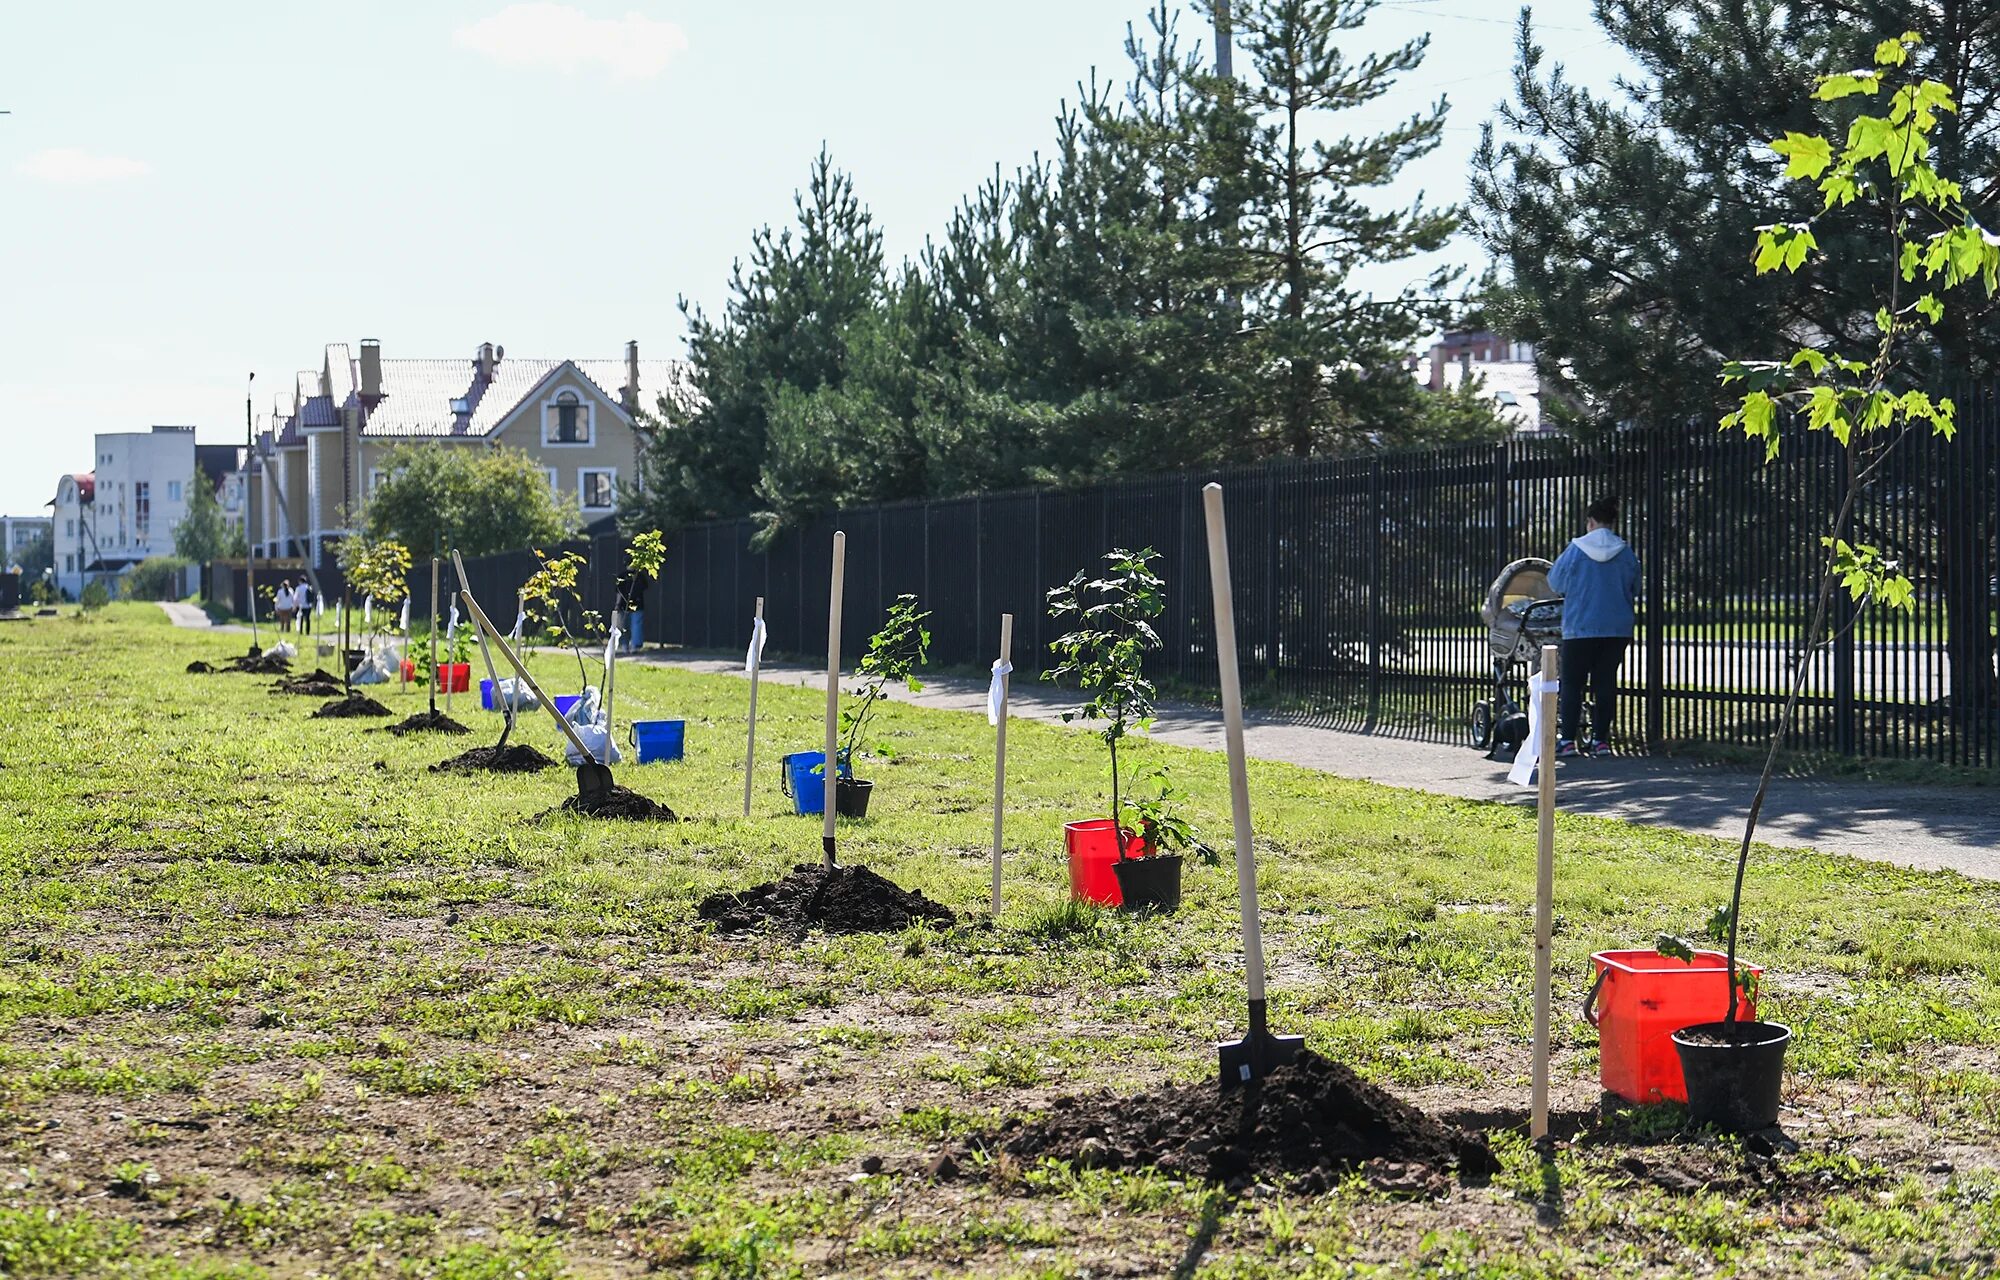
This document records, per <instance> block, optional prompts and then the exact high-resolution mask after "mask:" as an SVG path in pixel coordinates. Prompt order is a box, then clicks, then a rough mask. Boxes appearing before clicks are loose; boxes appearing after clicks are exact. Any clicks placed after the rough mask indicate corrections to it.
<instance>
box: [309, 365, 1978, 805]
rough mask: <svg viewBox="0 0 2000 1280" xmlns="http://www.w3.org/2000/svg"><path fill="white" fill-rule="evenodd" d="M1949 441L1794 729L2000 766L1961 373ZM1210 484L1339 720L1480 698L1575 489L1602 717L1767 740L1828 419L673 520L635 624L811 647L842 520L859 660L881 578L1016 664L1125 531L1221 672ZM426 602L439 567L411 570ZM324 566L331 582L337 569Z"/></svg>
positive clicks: (1695, 734)
mask: <svg viewBox="0 0 2000 1280" xmlns="http://www.w3.org/2000/svg"><path fill="white" fill-rule="evenodd" d="M1959 406H1960V430H1959V432H1958V435H1957V438H1956V439H1955V440H1952V441H1944V440H1937V439H1931V438H1915V437H1913V438H1911V439H1910V440H1908V441H1906V442H1905V443H1904V444H1903V445H1902V446H1901V447H1900V448H1899V450H1898V451H1897V452H1896V453H1895V454H1894V455H1893V457H1892V460H1891V461H1890V462H1889V463H1888V464H1887V465H1886V466H1885V467H1883V468H1882V469H1881V470H1880V472H1879V473H1877V474H1875V475H1874V476H1872V477H1869V478H1868V479H1867V482H1866V483H1865V484H1864V485H1863V487H1862V490H1861V492H1860V494H1859V495H1858V497H1857V504H1856V514H1857V522H1858V523H1857V526H1856V527H1857V529H1858V531H1859V532H1858V535H1857V536H1858V540H1860V541H1864V542H1868V543H1870V544H1872V545H1876V546H1879V547H1881V548H1882V549H1883V550H1884V552H1885V554H1887V555H1890V556H1892V557H1894V558H1896V559H1898V560H1899V561H1900V562H1901V563H1902V565H1903V567H1904V569H1905V571H1906V572H1907V573H1908V574H1909V576H1910V578H1911V580H1912V582H1913V583H1914V586H1915V590H1916V606H1915V608H1914V609H1913V610H1911V611H1910V612H1908V613H1907V614H1905V613H1891V612H1889V611H1887V610H1884V609H1881V608H1875V607H1871V608H1867V609H1864V610H1861V611H1858V612H1857V611H1856V610H1855V609H1854V608H1853V607H1852V606H1851V605H1849V604H1847V603H1846V597H1845V595H1844V593H1841V594H1840V596H1839V599H1838V600H1837V603H1836V608H1835V618H1834V622H1835V625H1834V627H1833V628H1832V630H1833V632H1834V637H1835V638H1834V639H1833V640H1832V642H1831V643H1830V644H1828V645H1826V646H1824V647H1823V648H1821V649H1820V650H1819V651H1817V652H1816V653H1815V655H1814V657H1813V658H1812V659H1811V661H1810V664H1809V673H1808V678H1807V683H1806V686H1805V695H1804V698H1803V702H1802V709H1801V714H1800V716H1799V718H1798V721H1797V724H1796V727H1795V730H1794V733H1793V735H1792V740H1791V745H1792V746H1794V747H1796V748H1801V749H1808V750H1817V751H1826V752H1837V753H1844V754H1855V755H1867V756H1872V757H1881V758H1909V759H1922V760H1932V761H1939V762H1948V763H1953V764H1962V765H1978V766H1989V767H1990V766H1995V765H2000V698H1996V694H1995V690H1996V684H2000V679H1996V670H1995V625H1994V624H1995V613H1994V610H1995V604H1996V600H1995V591H1996V581H1995V572H1996V566H1997V565H2000V560H1996V555H1995V545H1994V536H1995V528H1996V524H2000V476H1996V469H1995V464H1996V459H2000V439H1996V437H2000V412H1996V403H1995V397H1994V395H1993V393H1992V392H1991V391H1990V390H1987V391H1981V392H1978V393H1974V394H1968V395H1962V396H1960V397H1959ZM1210 480H1216V481H1219V482H1220V483H1221V484H1222V486H1223V489H1224V492H1225V495H1226V498H1227V505H1228V517H1229V530H1230V556H1231V575H1232V578H1233V581H1234V584H1235V593H1236V614H1237V634H1238V647H1239V651H1240V653H1241V657H1242V662H1243V665H1244V679H1245V683H1246V686H1247V688H1248V690H1249V692H1250V695H1251V696H1252V697H1253V698H1254V699H1255V700H1256V701H1258V702H1259V703H1261V704H1263V705H1266V706H1269V707H1271V708H1273V709H1275V710H1280V711H1283V712H1286V713H1288V714H1292V715H1296V716H1299V717H1303V718H1307V719H1310V720H1313V721H1315V722H1319V723H1324V724H1328V725H1334V726H1341V727H1348V728H1355V729H1363V730H1367V731H1371V732H1380V733H1392V734H1399V735H1409V736H1421V737H1430V738H1437V739H1444V740H1451V739H1456V738H1460V737H1462V736H1463V735H1464V734H1465V725H1466V721H1467V717H1468V714H1469V712H1470V709H1471V707H1472V704H1473V703H1474V701H1476V700H1478V699H1480V698H1482V697H1486V696H1488V695H1489V692H1490V690H1491V686H1492V680H1493V676H1492V661H1491V657H1490V654H1489V649H1488V640H1487V634H1486V630H1485V626H1484V624H1483V622H1482V621H1481V619H1480V616H1479V608H1480V604H1481V601H1482V600H1483V599H1484V596H1485V593H1486V590H1487V588H1488V586H1489V585H1490V584H1491V582H1492V580H1493V578H1494V576H1495V575H1496V574H1497V573H1498V571H1499V570H1500V569H1501V567H1502V566H1504V565H1506V564H1507V563H1508V562H1510V561H1512V560H1514V559H1517V558H1519V557H1522V556H1530V555H1539V556H1546V557H1549V558H1553V557H1554V556H1555V554H1556V553H1557V552H1559V551H1560V550H1561V549H1562V547H1563V545H1564V544H1565V543H1566V542H1567V541H1568V540H1569V539H1570V538H1571V537H1572V536H1574V535H1575V534H1577V533H1579V532H1581V523H1582V513H1583V508H1584V506H1585V505H1586V504H1587V503H1588V502H1589V501H1590V500H1591V499H1593V498H1595V497H1598V496H1601V495H1607V494H1609V495H1615V496H1616V497H1618V498H1619V499H1620V501H1621V502H1622V504H1623V506H1624V519H1623V521H1622V528H1621V532H1622V533H1624V535H1625V536H1626V537H1627V538H1628V539H1629V540H1630V541H1631V542H1632V544H1633V547H1634V549H1635V550H1636V551H1637V552H1638V554H1639V557H1640V560H1641V563H1642V565H1643V567H1644V583H1643V591H1642V600H1641V609H1640V612H1641V621H1640V627H1639V634H1638V636H1637V637H1636V639H1635V640H1634V643H1633V646H1632V650H1631V652H1630V654H1629V655H1628V657H1627V660H1626V663H1625V666H1624V669H1623V673H1622V675H1623V680H1622V693H1623V696H1624V698H1625V701H1624V703H1623V708H1622V709H1621V712H1620V716H1619V724H1620V733H1619V737H1620V739H1621V740H1622V744H1623V745H1625V746H1626V747H1628V748H1634V749H1637V748H1642V747H1649V746H1650V747H1657V746H1660V745H1662V744H1669V745H1676V744H1682V743H1688V742H1707V743H1721V744H1738V745H1746V746H1747V745H1753V744H1757V743H1760V742H1763V741H1767V740H1768V735H1769V733H1770V731H1771V729H1772V728H1773V727H1774V726H1775V724H1776V721H1777V717H1778V714H1779V710H1780V707H1781V705H1782V703H1783V700H1784V695H1785V689H1786V687H1787V677H1788V673H1789V672H1790V671H1791V670H1792V669H1793V667H1792V659H1793V654H1794V653H1795V652H1796V651H1797V649H1798V647H1799V642H1800V637H1801V635H1802V632H1803V631H1804V629H1805V627H1806V625H1807V623H1808V622H1809V620H1810V617H1811V613H1812V608H1813V604H1814V590H1815V587H1816V585H1817V573H1818V567H1819V565H1820V563H1821V555H1822V552H1821V549H1820V544H1819V539H1820V536H1821V535H1822V533H1823V532H1824V530H1825V527H1826V524H1827V521H1828V518H1829V516H1830V514H1831V511H1832V508H1833V504H1835V503H1836V502H1837V501H1838V500H1839V498H1840V496H1841V495H1842V494H1843V493H1844V491H1845V490H1844V486H1845V485H1846V484H1847V479H1846V476H1845V471H1844V467H1843V465H1842V462H1841V455H1840V454H1839V453H1838V452H1837V451H1836V450H1834V449H1833V448H1832V447H1831V442H1830V441H1827V440H1825V439H1822V438H1819V437H1812V438H1807V439H1804V440H1796V441H1794V442H1793V443H1792V444H1791V445H1789V446H1788V447H1787V449H1786V450H1785V452H1784V453H1783V454H1782V455H1781V456H1780V457H1779V458H1778V459H1777V460H1775V461H1771V462H1767V461H1766V460H1765V458H1764V455H1763V450H1762V448H1761V447H1760V446H1758V445H1756V444H1755V443H1753V442H1749V441H1745V440H1742V439H1740V438H1737V437H1735V436H1730V435H1722V434H1719V433H1715V432H1712V431H1692V430H1691V431H1688V432H1683V433H1673V434H1668V433H1636V432H1634V433H1620V434H1615V435H1612V436H1610V437H1608V438H1607V439H1605V440H1604V441H1603V442H1602V443H1600V444H1595V445H1585V444H1580V443H1577V442H1575V441H1571V440H1569V439H1554V438H1535V439H1521V440H1515V441H1510V442H1508V443H1505V444H1502V445H1498V446H1475V447H1466V448H1457V449H1447V450H1437V451H1427V452H1422V453H1408V454H1395V455H1382V456H1376V457H1368V458H1350V459H1329V460H1323V461H1309V462H1303V463H1286V464H1277V465H1268V466H1258V467H1246V468H1240V469H1232V470H1223V471H1217V472H1213V473H1189V474H1180V475H1165V476H1151V477H1143V478H1136V479H1129V480H1120V481H1116V482H1111V483H1106V484H1102V485H1097V486H1092V487H1089V488H1080V489H1071V490H1062V491H1051V492H1025V493H1007V494H997V495H982V496H976V497H966V498H956V499H949V500H940V501H930V502H910V503H898V504H890V505H884V506H871V507H863V508H857V509H853V510H847V511H841V512H839V513H836V514H834V515H831V516H828V517H825V518H823V519H820V520H817V521H815V522H813V523H812V524H810V525H808V526H806V527H804V528H801V529H798V530H795V531H792V532H788V533H786V534H784V535H783V536H781V537H779V538H778V539H777V540H775V541H774V542H773V543H772V544H771V545H770V546H768V547H766V548H764V549H761V550H759V549H754V548H753V547H752V534H753V532H754V526H753V525H752V523H751V522H749V521H747V520H735V521H720V522H715V523H710V524H702V525H695V526H692V527H689V528H686V529H683V530H681V531H679V532H678V533H675V534H672V535H671V536H670V537H669V539H668V556H667V562H666V568H665V571H664V573H663V575H662V578H661V581H660V582H659V583H658V585H657V586H656V587H655V588H654V590H653V592H652V595H651V599H650V601H649V605H650V607H649V609H648V611H647V616H646V631H647V634H648V637H649V639H651V640H653V641H655V642H663V643H667V644H673V645H680V646H685V647H687V648H692V649H711V650H728V651H740V650H741V649H742V648H743V647H744V645H745V643H746V642H747V640H748V637H749V631H750V618H751V612H752V608H753V605H754V603H755V600H756V598H757V597H760V596H761V597H763V598H764V601H765V606H764V611H765V617H766V620H767V623H768V625H769V627H770V635H771V650H772V652H773V653H774V654H791V655H796V656H800V657H810V658H812V659H813V660H815V661H818V660H821V659H822V658H823V656H824V655H823V648H822V647H823V645H824V637H825V633H826V615H827V590H828V580H829V567H830V556H831V544H832V534H833V531H834V530H835V529H840V530H844V531H845V532H846V534H847V562H846V563H847V572H846V593H845V607H844V610H843V629H842V630H843V635H842V641H841V648H842V652H843V654H845V655H846V658H847V661H848V662H849V663H852V662H853V660H854V658H855V656H856V655H858V654H859V653H860V652H861V650H862V648H863V646H864V645H865V643H866V640H867V637H868V635H869V633H870V632H871V631H873V630H874V628H875V627H876V626H877V625H878V624H879V622H880V620H881V618H882V615H883V611H884V610H885V609H886V608H887V606H888V605H889V603H890V602H891V601H892V600H893V599H894V598H895V597H896V596H897V595H898V594H901V593H904V592H908V593H910V594H912V595H915V596H916V597H917V598H918V599H919V600H920V601H921V602H922V603H923V605H924V607H926V608H928V609H930V610H931V611H932V614H933V617H932V619H931V628H932V633H933V643H932V650H931V658H932V662H933V663H934V664H936V665H940V666H972V667H984V666H986V665H987V664H989V663H990V662H991V661H992V660H993V658H994V657H995V656H996V651H997V646H998V642H999V629H1000V615H1001V614H1002V613H1012V614H1013V615H1014V661H1015V664H1016V666H1017V668H1019V669H1020V670H1022V671H1032V670H1034V669H1036V668H1037V667H1038V665H1040V664H1043V663H1044V662H1045V661H1046V659H1047V654H1048V645H1049V642H1050V641H1052V640H1053V639H1054V638H1055V636H1056V630H1057V629H1056V627H1055V625H1054V624H1053V623H1052V622H1051V620H1050V619H1049V618H1048V616H1047V612H1046V602H1045V595H1046V593H1047V592H1048V590H1049V589H1050V588H1051V587H1054V586H1056V585H1058V584H1060V583H1062V582H1065V581H1067V580H1068V579H1069V578H1070V576H1071V575H1072V574H1074V573H1075V572H1076V571H1077V570H1079V569H1088V568H1094V567H1095V566H1097V565H1098V564H1100V562H1101V560H1100V558H1101V557H1102V556H1103V555H1104V553H1105V552H1106V551H1108V550H1109V549H1111V548H1113V547H1129V548H1134V549H1136V548H1143V547H1150V548H1152V549H1154V550H1155V551H1157V552H1159V553H1160V560H1159V562H1158V567H1159V570H1160V572H1161V574H1162V576H1163V577H1164V578H1165V579H1166V581H1167V584H1168V589H1167V609H1166V613H1165V616H1164V617H1163V618H1162V619H1161V620H1160V627H1159V630H1160V635H1161V638H1162V640H1163V642H1164V648H1163V650H1162V651H1161V653H1160V654H1159V655H1158V659H1157V662H1156V663H1155V669H1156V671H1157V673H1158V674H1159V675H1160V676H1162V677H1164V678H1166V679H1168V680H1170V681H1173V682H1177V683H1179V684H1182V685H1185V686H1191V687H1194V688H1212V687H1213V686H1214V684H1215V680H1216V669H1215V659H1214V654H1213V648H1212V644H1211V632H1212V623H1211V618H1210V597H1209V583H1208V567H1207V552H1206V544H1205V540H1204V539H1205V534H1204V530H1203V524H1202V513H1201V503H1200V490H1201V487H1202V486H1203V485H1204V484H1206V483H1207V482H1209V481H1210ZM571 549H576V550H579V551H582V552H584V553H585V554H586V555H587V556H588V557H589V561H590V568H589V570H588V571H587V573H586V574H585V575H584V578H585V580H584V581H583V582H582V583H581V584H580V585H581V586H582V587H583V591H584V596H585V599H586V601H587V602H588V605H589V607H591V608H594V609H598V610H608V609H609V607H610V603H611V600H612V597H613V591H614V588H615V583H616V579H617V576H618V573H619V571H620V569H621V567H622V565H623V563H624V555H623V546H622V544H621V543H618V542H617V541H616V540H613V539H599V540H597V541H596V542H594V543H588V544H576V545H575V546H574V548H571ZM533 569H534V558H533V556H532V555H531V554H530V553H528V552H526V551H519V552H511V553H508V554H505V555H499V556H486V557H481V558H479V559H478V560H476V561H471V562H468V564H467V574H468V577H469V579H470V583H471V586H472V588H473V590H474V592H475V593H476V595H477V596H478V598H479V599H480V600H481V601H482V602H483V603H485V604H486V607H487V608H488V609H489V610H490V611H491V612H492V615H493V619H494V621H495V623H496V624H498V625H500V626H501V627H502V628H505V627H507V626H509V625H511V623H512V620H513V612H514V599H515V592H516V590H517V589H518V588H519V586H520V584H521V583H522V582H525V581H526V579H527V577H528V576H529V574H530V573H532V572H533ZM411 577H412V586H413V588H414V589H415V602H414V607H415V608H416V609H417V610H419V611H420V612H421V611H423V610H425V609H427V608H428V591H429V580H428V566H427V565H424V566H420V567H419V569H418V570H417V571H416V572H413V573H412V575H411ZM330 589H331V590H332V591H334V592H337V591H338V587H337V585H335V586H333V587H331V588H330Z"/></svg>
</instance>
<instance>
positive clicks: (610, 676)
mask: <svg viewBox="0 0 2000 1280" xmlns="http://www.w3.org/2000/svg"><path fill="white" fill-rule="evenodd" d="M618 636H619V631H618V606H617V605H613V606H611V636H610V638H609V639H608V640H606V641H605V644H604V758H603V759H602V760H598V761H597V762H598V763H599V764H603V765H608V764H610V763H611V745H612V744H611V700H612V698H613V697H614V696H615V695H616V694H617V692H618ZM591 759H592V760H597V757H596V756H592V757H591Z"/></svg>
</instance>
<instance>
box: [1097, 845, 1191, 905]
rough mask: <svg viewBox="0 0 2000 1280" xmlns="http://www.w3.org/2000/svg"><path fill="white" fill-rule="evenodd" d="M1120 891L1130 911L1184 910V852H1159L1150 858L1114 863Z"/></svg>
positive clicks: (1129, 859)
mask: <svg viewBox="0 0 2000 1280" xmlns="http://www.w3.org/2000/svg"><path fill="white" fill-rule="evenodd" d="M1111 870H1112V871H1113V872H1114V873H1115V874H1116V875H1117V877H1118V892H1119V893H1120V894H1121V895H1122V896H1123V897H1124V899H1125V904H1124V909H1125V910H1127V911H1139V912H1147V911H1179V910H1180V909H1181V855H1179V854H1178V853H1156V854H1154V855H1153V856H1152V857H1150V858H1126V859H1125V860H1124V861H1122V862H1114V863H1112V864H1111Z"/></svg>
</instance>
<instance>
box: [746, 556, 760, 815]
mask: <svg viewBox="0 0 2000 1280" xmlns="http://www.w3.org/2000/svg"><path fill="white" fill-rule="evenodd" d="M763 625H764V597H762V596H758V597H757V608H756V610H755V612H753V613H752V614H751V617H750V661H749V663H748V666H749V668H750V727H749V729H748V730H747V731H746V732H745V734H744V737H743V816H744V817H746V818H747V817H749V816H750V780H751V778H752V777H754V776H755V774H756V771H757V673H758V671H759V670H761V669H762V667H763V665H764V646H763V645H761V644H758V643H757V638H758V633H759V631H760V630H761V629H762V628H763Z"/></svg>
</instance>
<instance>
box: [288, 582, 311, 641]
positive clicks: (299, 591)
mask: <svg viewBox="0 0 2000 1280" xmlns="http://www.w3.org/2000/svg"><path fill="white" fill-rule="evenodd" d="M292 608H293V609H294V610H296V611H297V617H298V627H299V634H300V635H302V636H308V635H311V634H312V629H313V613H312V584H311V583H308V582H300V583H299V585H298V586H296V587H294V588H292Z"/></svg>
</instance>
